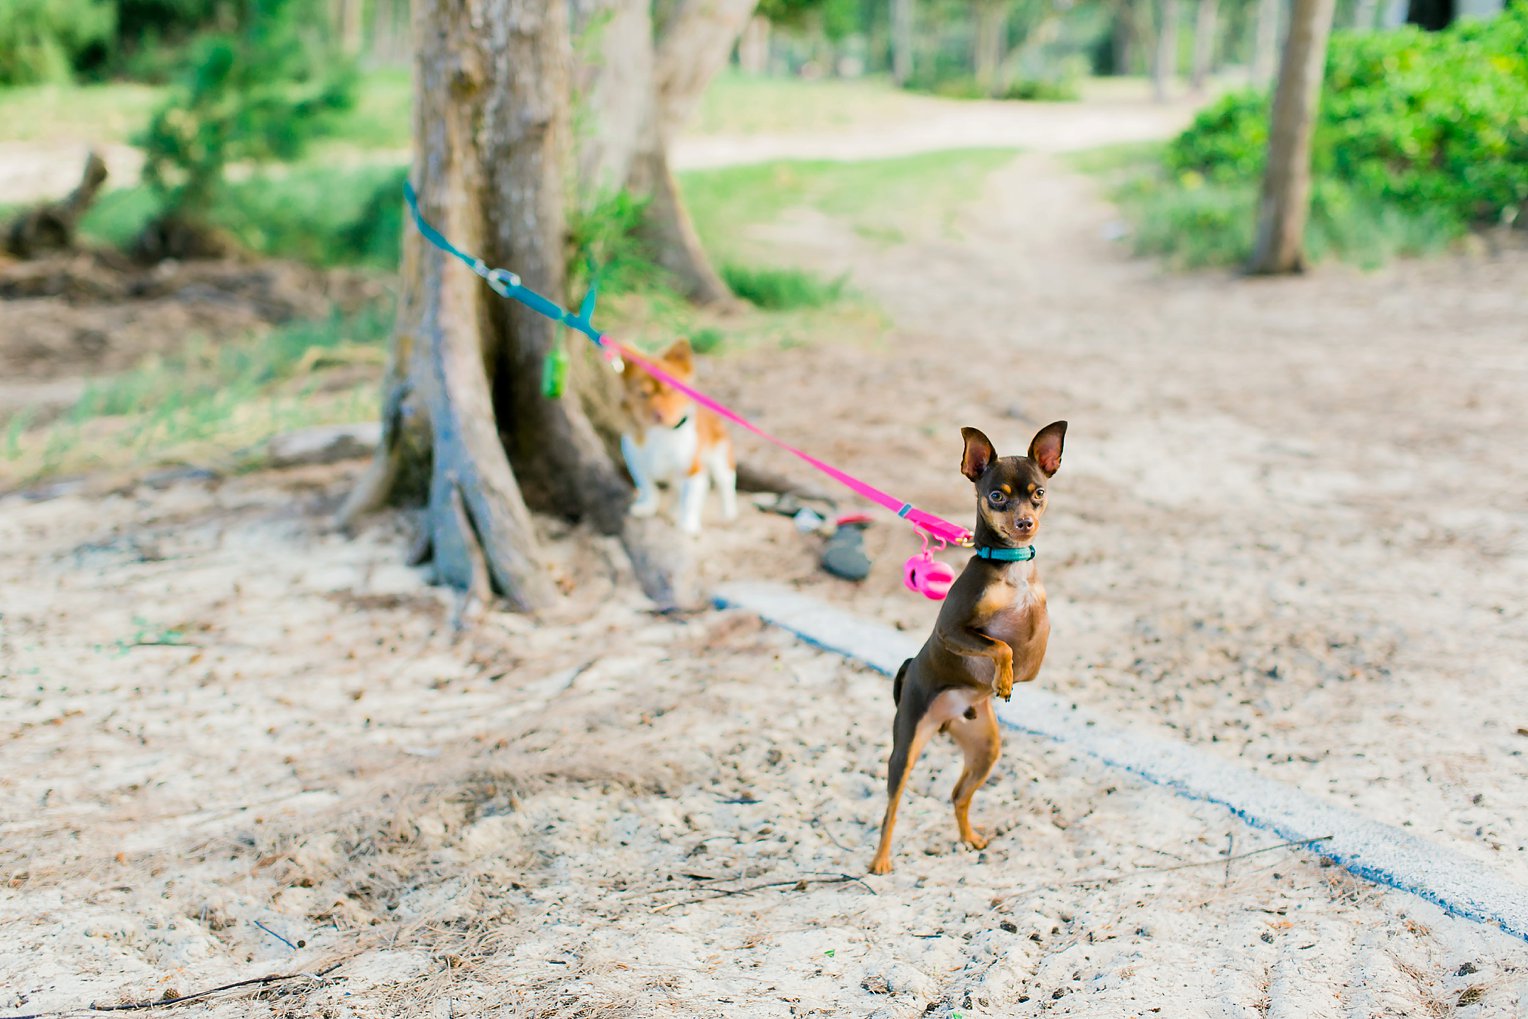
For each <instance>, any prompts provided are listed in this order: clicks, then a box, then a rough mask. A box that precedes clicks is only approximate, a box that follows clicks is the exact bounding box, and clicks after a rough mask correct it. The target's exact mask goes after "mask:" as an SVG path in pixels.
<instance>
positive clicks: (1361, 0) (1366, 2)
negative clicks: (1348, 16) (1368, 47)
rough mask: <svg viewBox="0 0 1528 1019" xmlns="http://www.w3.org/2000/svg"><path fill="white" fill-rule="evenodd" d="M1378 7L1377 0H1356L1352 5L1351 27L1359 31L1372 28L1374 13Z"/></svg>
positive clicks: (1366, 30)
mask: <svg viewBox="0 0 1528 1019" xmlns="http://www.w3.org/2000/svg"><path fill="white" fill-rule="evenodd" d="M1378 8H1379V4H1378V2H1377V0H1358V3H1356V4H1354V5H1353V28H1354V29H1355V30H1357V31H1359V32H1368V31H1371V30H1373V28H1374V14H1375V11H1376V10H1378Z"/></svg>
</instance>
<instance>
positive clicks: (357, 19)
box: [335, 0, 364, 57]
mask: <svg viewBox="0 0 1528 1019" xmlns="http://www.w3.org/2000/svg"><path fill="white" fill-rule="evenodd" d="M363 13H364V12H363V10H362V0H338V5H337V8H336V10H335V27H336V29H337V30H338V32H337V34H338V35H339V41H340V50H341V52H343V53H344V54H345V55H346V56H351V57H353V56H355V55H356V54H358V53H360V52H361V39H362V31H361V30H362V28H363V23H362V14H363Z"/></svg>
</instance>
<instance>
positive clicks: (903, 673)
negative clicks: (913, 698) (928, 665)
mask: <svg viewBox="0 0 1528 1019" xmlns="http://www.w3.org/2000/svg"><path fill="white" fill-rule="evenodd" d="M912 664H913V660H912V659H911V658H909V659H907V660H906V661H904V662H903V663H902V667H901V668H900V669H898V670H897V678H896V679H894V680H892V681H891V703H893V704H901V703H902V680H904V679H906V678H907V670H908V668H909V667H910V666H911V665H912Z"/></svg>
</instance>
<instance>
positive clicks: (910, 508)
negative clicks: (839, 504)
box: [403, 181, 973, 599]
mask: <svg viewBox="0 0 1528 1019" xmlns="http://www.w3.org/2000/svg"><path fill="white" fill-rule="evenodd" d="M403 198H404V201H406V202H407V203H408V207H409V211H410V212H411V213H412V214H413V217H414V222H415V224H416V225H417V226H418V227H419V232H420V234H422V235H423V236H424V238H425V240H427V241H429V242H430V243H431V244H433V245H435V246H436V247H437V248H439V249H440V250H442V251H444V252H445V253H446V254H448V255H451V256H452V257H454V258H457V259H459V260H461V262H462V264H464V265H466V266H467V267H468V268H469V269H471V270H472V271H473V272H475V273H477V274H478V275H479V276H481V277H482V278H483V279H484V280H485V281H486V282H487V283H488V285H489V286H490V287H492V288H493V291H494V293H496V294H498V295H499V296H500V297H506V298H509V299H510V300H513V301H519V302H520V303H521V304H523V305H525V306H526V307H528V308H531V309H532V310H534V311H536V312H538V313H540V314H542V315H545V316H546V317H547V318H549V319H552V320H553V321H554V322H560V323H562V324H563V325H565V326H567V327H569V328H570V329H574V330H576V331H578V332H580V333H583V334H584V335H585V336H587V337H589V339H591V340H593V341H594V342H595V343H597V344H598V345H599V346H600V348H601V349H602V350H604V352H605V356H606V357H607V358H611V359H614V358H615V357H617V356H620V357H624V358H625V359H627V360H629V361H632V362H633V363H635V364H636V365H637V366H638V367H640V368H641V369H642V370H643V371H645V372H647V373H648V374H649V375H651V376H652V377H653V378H655V379H657V380H658V381H660V382H663V383H665V384H666V385H670V386H673V387H674V388H675V389H677V390H679V391H680V392H681V393H684V394H685V395H686V396H688V397H689V398H690V399H692V400H694V401H695V402H696V403H698V404H700V405H701V406H702V407H705V408H706V409H707V410H710V411H714V412H715V413H717V414H720V415H721V416H722V417H724V418H726V419H727V420H728V421H731V422H732V423H733V424H735V425H738V426H739V427H741V428H745V429H747V430H748V431H750V432H752V433H753V434H755V435H757V436H758V437H759V438H761V439H763V440H765V441H766V442H770V443H773V444H774V445H776V446H779V447H780V448H781V449H783V450H785V451H786V452H787V453H789V454H791V455H792V456H794V457H797V458H798V459H800V460H804V461H805V462H807V463H809V464H811V465H812V466H813V467H815V468H817V469H818V470H819V471H821V472H822V473H824V474H826V475H827V476H828V477H830V478H832V479H833V480H834V481H837V482H838V483H839V484H841V485H843V486H844V487H845V488H848V489H850V490H852V491H854V492H857V493H858V494H859V495H861V496H863V497H865V498H866V499H869V500H870V501H871V502H873V503H878V504H879V505H881V506H884V507H886V508H887V509H889V510H891V511H892V512H893V513H895V514H896V515H897V516H899V517H901V518H902V519H904V520H906V521H908V522H909V523H911V524H912V525H913V527H915V528H917V529H918V531H919V533H920V535H926V536H927V537H925V539H924V549H923V551H922V552H921V553H919V554H918V555H916V556H914V557H913V558H912V559H909V560H908V568H909V572H908V574H907V585H908V587H909V588H911V589H913V590H915V591H919V592H921V593H922V594H924V595H926V596H928V597H929V598H935V599H937V598H943V597H944V591H943V590H942V589H941V586H942V587H943V588H948V583H946V582H945V581H946V580H947V579H953V573H952V572H951V571H950V570H949V567H947V566H945V565H944V564H943V563H940V562H937V561H936V560H934V558H933V554H932V553H931V552H930V551H929V550H928V541H927V538H928V537H932V538H934V539H935V540H937V541H939V542H941V543H945V544H951V545H965V546H970V545H971V544H972V538H973V535H972V534H971V532H970V531H968V530H966V529H965V528H964V527H961V526H960V525H959V524H952V523H950V522H949V521H948V520H945V519H944V518H943V517H937V516H935V515H934V514H932V513H929V512H926V511H924V510H921V509H918V508H917V507H916V506H914V505H913V504H912V503H910V502H903V501H902V500H900V499H898V498H895V497H894V496H892V495H890V494H889V493H886V492H883V491H881V490H880V489H879V488H876V487H875V486H874V485H870V484H867V483H866V482H863V481H861V480H860V479H858V478H856V477H854V476H853V475H851V474H847V473H845V472H844V471H841V470H839V469H838V468H837V467H834V466H832V465H831V464H826V463H823V462H822V461H821V460H819V459H817V458H816V457H815V456H812V455H811V454H810V453H805V452H803V451H801V450H799V449H797V448H796V447H795V446H792V445H790V444H789V443H787V442H782V441H780V440H779V439H777V438H775V437H774V436H773V435H770V434H769V433H768V432H766V431H765V430H764V429H762V428H760V427H759V426H758V425H756V424H754V423H753V422H752V421H749V420H748V419H747V418H745V417H743V415H741V414H739V413H738V412H737V411H735V410H733V409H732V408H730V407H728V406H726V405H725V404H722V403H718V402H717V401H716V400H713V399H711V397H709V396H707V395H706V394H705V393H702V392H701V391H700V390H698V389H694V388H692V387H691V386H689V385H688V384H686V383H684V382H681V381H680V380H679V379H676V378H674V376H672V375H670V374H669V373H668V372H666V371H664V370H663V369H662V368H660V367H658V366H657V365H656V364H654V363H653V362H652V361H650V360H648V359H647V358H645V357H643V356H642V355H641V354H639V353H638V352H637V351H635V350H632V349H631V348H630V347H627V346H625V345H623V344H620V343H617V342H616V341H615V340H613V339H611V338H610V337H608V336H606V335H605V334H604V333H602V332H600V331H599V330H598V329H596V328H595V327H594V323H593V322H592V321H590V316H591V314H592V313H593V310H594V292H593V290H592V289H591V291H590V292H589V295H588V296H587V297H586V298H585V300H584V307H583V308H581V309H580V310H579V311H578V312H576V313H575V312H571V311H568V310H567V309H565V308H563V307H562V306H561V305H559V304H558V303H557V302H556V301H553V300H551V299H550V298H548V297H545V296H543V295H542V294H538V293H537V292H536V291H534V290H532V289H531V288H530V287H527V286H526V285H525V284H524V283H523V282H521V280H520V277H519V276H516V275H515V274H514V273H512V272H509V271H507V270H504V269H493V268H490V267H489V266H488V264H487V263H485V262H484V261H483V260H482V259H481V258H474V257H473V256H472V255H469V254H468V253H467V252H465V251H463V250H461V249H460V248H458V247H456V246H455V245H454V244H452V243H451V242H450V241H449V240H447V239H446V237H445V235H443V234H442V233H441V232H440V231H439V230H436V229H435V228H434V227H433V226H431V225H430V223H429V221H428V220H426V219H425V218H424V214H423V213H422V212H420V210H419V195H418V194H417V193H416V192H415V191H414V186H413V184H411V183H409V182H408V181H404V184H403ZM915 560H916V562H917V563H918V564H921V565H920V568H919V569H917V570H913V566H914V564H915ZM930 566H931V567H932V572H930V569H929V568H928V567H930ZM946 573H948V574H950V576H949V577H948V578H946V577H945V574H946ZM915 576H916V577H917V578H919V579H918V581H917V583H915V581H914V577H915ZM925 577H927V578H928V580H927V582H925V581H924V580H923V579H922V578H925Z"/></svg>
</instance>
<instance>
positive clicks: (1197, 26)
mask: <svg viewBox="0 0 1528 1019" xmlns="http://www.w3.org/2000/svg"><path fill="white" fill-rule="evenodd" d="M1216 13H1217V0H1199V9H1198V11H1197V12H1196V13H1195V17H1194V71H1193V88H1194V91H1195V92H1203V91H1204V87H1205V85H1206V84H1207V83H1208V82H1209V78H1210V72H1211V71H1213V70H1214V68H1215V29H1216V26H1215V21H1216V17H1215V16H1216Z"/></svg>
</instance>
